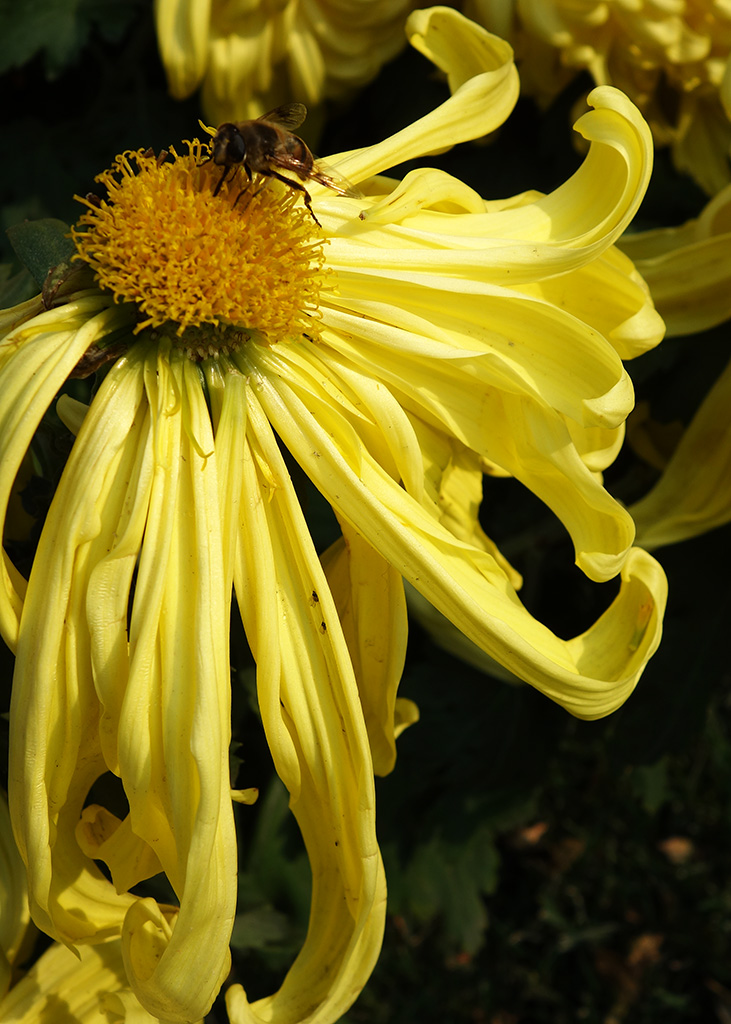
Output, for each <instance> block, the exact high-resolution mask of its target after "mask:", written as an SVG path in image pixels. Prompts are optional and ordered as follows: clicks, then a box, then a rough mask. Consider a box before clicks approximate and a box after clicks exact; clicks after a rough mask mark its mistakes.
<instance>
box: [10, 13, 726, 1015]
mask: <svg viewBox="0 0 731 1024" xmlns="http://www.w3.org/2000/svg"><path fill="white" fill-rule="evenodd" d="M21 7H22V10H21ZM0 40H3V41H2V42H0V75H1V78H0V82H1V89H2V92H1V95H2V117H3V121H4V124H3V131H2V133H1V134H0V150H1V151H0V188H1V192H0V217H1V218H2V227H3V229H5V228H7V227H10V226H12V225H14V224H17V223H19V222H21V221H23V220H25V219H31V220H34V219H38V218H44V217H57V218H61V219H62V220H64V221H66V222H67V223H70V222H72V221H73V220H74V219H75V218H76V217H77V216H78V215H79V211H80V208H79V206H78V204H77V203H75V202H74V200H73V195H74V194H82V195H83V194H84V193H86V192H87V191H90V190H91V189H92V187H93V178H94V175H95V174H97V173H99V172H100V171H101V170H103V169H104V168H106V167H108V166H109V165H110V163H111V161H112V160H113V158H114V156H115V155H116V154H117V153H119V152H121V151H122V150H123V149H126V148H138V147H140V146H145V147H146V146H148V145H149V146H152V147H153V148H156V149H161V148H164V147H167V146H169V145H170V144H171V143H173V144H176V143H177V142H179V140H181V139H185V138H190V137H192V136H194V135H195V134H197V133H199V128H198V123H197V120H198V117H199V116H201V110H200V109H199V105H198V101H197V98H196V97H192V98H191V99H190V100H187V101H185V102H183V103H180V102H174V101H172V100H171V99H170V98H169V97H168V96H167V92H166V83H165V77H164V73H163V70H162V68H161V65H160V61H159V58H158V54H157V44H156V39H155V31H154V24H153V20H152V15H151V11H150V8H149V6H148V4H147V3H145V2H143V0H136V2H129V0H125V2H123V0H118V2H108V0H107V2H104V0H93V2H92V0H88V2H86V3H81V4H79V3H71V2H70V0H69V2H67V0H64V2H56V0H33V2H29V3H27V4H24V5H20V4H9V3H7V0H3V2H0ZM586 85H587V83H586V82H583V81H577V82H575V83H574V85H573V86H572V87H571V88H570V90H569V91H568V92H567V93H566V94H564V95H562V96H560V97H559V98H558V100H557V101H556V103H555V104H554V106H553V107H552V108H551V109H550V110H548V111H544V112H539V110H538V109H537V108H536V107H535V106H534V105H533V104H532V103H531V102H530V101H528V100H521V101H520V102H519V104H518V107H517V109H516V111H515V113H514V115H513V116H512V117H511V119H510V121H509V122H508V124H507V125H506V126H505V127H504V128H503V129H502V130H501V131H500V132H499V133H498V136H497V138H496V139H493V140H491V141H490V142H489V143H488V144H473V145H466V146H462V147H459V148H458V149H456V150H454V151H453V152H451V153H449V154H446V155H444V156H442V157H439V158H436V159H435V160H433V161H432V163H435V164H437V165H439V166H441V167H444V168H445V169H447V170H449V171H450V172H452V173H454V174H456V175H458V176H459V177H461V178H462V179H463V180H465V181H467V182H468V183H469V184H470V185H472V186H473V187H475V188H476V189H478V190H479V191H480V192H481V193H482V194H483V195H484V196H485V197H486V198H499V197H502V196H506V195H510V194H513V193H516V192H520V191H523V190H525V189H533V188H537V189H541V190H544V191H549V190H551V189H553V188H555V187H556V186H557V185H559V184H560V183H561V182H563V181H564V180H565V179H566V177H567V176H569V175H570V174H571V173H572V171H573V170H574V169H575V168H576V166H577V165H578V163H579V161H580V156H579V155H578V153H577V151H576V150H575V149H574V146H573V143H572V132H571V128H570V116H569V112H570V110H571V107H572V104H573V103H574V101H575V99H576V98H577V97H578V96H579V95H580V94H581V92H582V91H583V90H584V89H585V87H586ZM446 95H447V92H446V87H445V85H444V84H443V82H442V81H441V80H440V78H439V76H438V75H437V74H436V73H435V72H434V70H433V68H432V67H431V65H429V64H428V62H427V61H426V60H424V59H423V58H422V57H420V56H419V55H418V54H416V53H413V52H411V51H408V52H404V53H403V54H402V56H401V57H399V58H398V59H397V60H396V61H394V62H393V63H392V64H390V65H388V66H387V67H385V68H384V69H383V71H382V72H381V75H380V76H379V78H378V79H377V80H376V81H375V82H374V83H372V84H371V85H370V86H369V87H367V88H366V89H365V90H364V91H363V92H362V93H361V95H360V96H358V97H356V98H355V99H353V101H352V102H351V103H349V104H347V105H343V104H341V105H340V106H339V107H338V108H337V109H330V110H329V111H328V118H327V119H326V128H325V131H324V135H323V136H322V137H321V138H320V139H319V140H312V139H310V140H309V141H310V142H311V144H312V145H313V148H316V149H317V151H318V152H319V153H320V154H322V155H323V156H324V157H327V156H328V154H330V153H334V152H337V151H339V150H342V149H349V148H352V147H355V146H361V145H367V144H369V143H372V142H375V141H377V140H379V139H380V138H382V137H383V136H385V135H388V134H390V133H392V132H393V131H395V130H397V129H398V128H400V127H402V126H403V125H405V124H407V123H409V122H410V121H412V120H414V119H415V118H416V117H418V116H420V115H421V114H423V113H425V112H426V111H427V110H429V109H431V108H432V107H433V106H435V105H436V104H437V103H439V102H440V101H441V100H442V99H443V98H445V97H446ZM292 98H293V99H297V97H292ZM303 134H306V133H305V132H304V131H303ZM401 170H403V169H401ZM703 201H704V199H703V196H702V195H700V193H699V192H698V191H697V190H696V189H695V187H694V186H693V185H692V184H691V183H690V182H689V181H688V180H687V179H685V178H682V177H680V176H679V175H677V174H676V173H675V172H674V171H673V169H672V167H671V164H670V162H669V159H668V158H667V156H666V155H665V154H663V153H660V154H659V155H658V159H657V165H656V171H655V174H654V176H653V181H652V184H651V187H650V191H649V193H648V197H647V199H646V201H645V203H644V205H643V208H642V211H641V213H640V216H639V218H638V222H639V224H640V226H642V227H646V226H654V225H667V224H675V223H679V222H681V221H683V220H684V219H686V218H687V217H690V216H693V215H695V214H697V213H698V211H699V210H700V208H701V206H702V205H703ZM0 246H2V251H1V252H0V260H2V261H3V266H2V268H0V273H1V274H2V276H1V277H0V289H2V288H3V287H4V289H5V291H4V292H3V293H2V294H3V297H4V299H5V301H3V302H2V303H0V304H1V305H6V304H10V302H11V301H17V299H16V298H15V297H13V298H12V300H11V299H10V298H9V296H10V295H13V296H15V294H16V292H15V291H13V289H16V288H17V287H19V285H18V279H16V278H13V275H14V274H15V273H16V272H17V271H18V270H19V265H18V264H17V261H16V260H15V256H14V253H13V250H12V247H11V246H10V244H9V242H8V240H7V239H6V237H5V232H4V230H3V232H2V233H0ZM3 282H5V284H4V285H3ZM20 284H21V285H22V281H21V282H20ZM727 350H728V328H727V325H723V326H722V327H720V328H718V329H716V330H715V331H711V332H707V333H706V334H704V335H699V336H697V337H695V338H693V339H690V340H686V339H673V340H670V341H667V342H665V343H663V345H662V346H661V348H660V350H659V351H656V352H653V353H649V354H648V355H647V356H644V357H642V359H641V360H638V361H637V362H636V363H634V364H632V365H631V366H630V372H631V373H632V376H633V379H634V380H635V383H636V386H637V390H638V395H639V397H642V398H647V399H649V400H650V401H651V403H652V409H653V412H654V414H655V415H656V416H657V417H658V418H659V419H661V420H662V419H664V420H666V421H670V420H676V419H684V420H686V421H687V420H688V418H689V417H690V416H691V415H692V412H693V409H694V408H695V407H696V406H697V404H698V403H699V401H700V400H701V398H702V396H703V394H704V393H705V390H706V389H707V388H708V386H709V385H710V383H711V382H712V380H713V379H714V376H715V374H716V373H717V372H718V370H719V368H720V367H721V365H723V363H724V362H725V361H726V358H727ZM92 384H93V382H92ZM69 444H70V437H69V435H67V434H66V433H65V432H64V430H63V428H62V427H61V426H60V424H59V423H58V421H56V420H53V419H52V418H51V419H49V421H48V423H46V424H44V429H43V431H41V433H40V434H39V437H38V438H37V441H36V447H35V453H36V461H37V464H38V466H39V467H40V468H39V471H38V475H37V476H36V477H34V479H33V480H32V481H31V483H30V484H29V486H28V488H27V490H26V494H25V495H24V502H25V505H26V509H27V510H28V511H29V512H30V514H31V515H32V517H33V520H34V524H33V526H32V528H31V530H30V534H29V536H28V537H27V539H26V540H24V541H23V542H22V543H18V544H16V547H15V549H14V556H15V557H16V558H17V560H18V562H19V563H23V561H24V560H25V562H26V563H27V562H28V561H29V559H30V558H31V557H32V544H33V539H34V537H36V536H37V535H38V531H39V529H40V526H41V524H42V521H43V515H44V511H45V508H46V507H47V505H48V501H49V500H50V495H51V493H52V490H53V486H54V484H55V481H56V480H57V479H58V475H59V474H60V472H61V469H62V468H63V463H64V459H65V457H66V454H67V452H68V448H69ZM652 481H653V475H652V471H651V470H649V469H648V468H647V467H645V466H644V465H642V464H639V463H637V462H636V460H635V459H634V458H633V456H632V454H631V452H630V451H629V450H626V451H625V452H623V453H622V455H621V456H620V458H619V459H618V461H617V463H616V465H615V466H614V467H612V469H611V471H610V472H609V473H608V474H607V485H608V487H609V489H610V490H611V491H612V493H614V494H615V495H616V496H617V497H619V498H621V499H622V500H624V501H626V502H631V501H633V500H635V499H636V498H638V497H639V496H640V495H641V494H642V493H644V492H645V490H646V489H647V488H648V487H649V486H650V485H651V483H652ZM485 505H486V507H487V508H489V523H488V524H487V527H488V529H489V532H490V534H491V536H493V537H494V538H495V540H496V541H497V542H498V543H499V544H500V545H501V547H503V549H504V550H505V552H506V554H507V555H508V557H509V558H510V559H511V560H512V561H513V563H514V564H515V566H516V568H517V569H519V570H520V571H521V572H522V573H523V574H524V576H525V578H526V587H525V591H524V593H523V595H522V596H523V599H524V601H525V603H526V604H527V606H528V607H529V608H530V610H531V611H532V612H533V613H534V614H535V615H536V616H538V617H539V618H541V619H542V620H543V621H544V622H546V623H547V624H548V625H549V626H550V627H551V628H552V629H554V630H555V631H556V632H557V633H558V634H559V635H562V636H565V637H568V636H571V635H574V634H576V633H578V632H581V631H582V630H583V629H584V628H586V626H587V625H588V624H589V623H590V622H591V621H593V619H594V618H596V616H597V615H598V614H600V612H601V611H602V609H603V608H604V607H606V606H607V604H608V603H609V602H610V601H611V598H612V596H613V594H614V592H615V591H614V590H613V585H612V584H608V585H606V586H605V587H604V588H602V587H599V586H597V585H595V584H591V583H589V582H588V581H587V580H586V579H585V578H584V577H583V576H582V575H581V573H580V572H579V571H578V570H576V569H575V568H574V566H573V564H572V562H573V559H572V554H571V549H570V546H569V544H568V542H567V540H566V538H565V537H564V536H563V534H562V533H561V531H560V530H559V529H557V527H556V524H555V522H554V521H553V519H552V517H551V515H550V513H548V512H547V511H546V509H545V508H544V507H543V506H542V505H541V504H540V503H539V502H538V501H537V500H536V499H535V498H533V497H532V496H531V495H530V494H528V493H527V492H525V491H524V489H523V488H521V487H520V486H519V485H517V484H515V483H514V482H512V481H503V480H488V481H487V482H486V499H485ZM307 509H308V515H309V517H310V519H311V522H312V528H313V532H314V533H315V535H316V536H317V538H318V541H319V543H320V545H321V547H324V546H326V544H327V543H328V542H329V541H330V540H331V539H332V537H333V536H334V532H335V524H334V521H333V520H332V518H331V516H330V514H329V510H327V509H325V508H324V507H323V503H322V502H321V500H319V498H318V496H317V495H316V494H314V493H313V494H310V495H309V498H308V500H307ZM730 538H731V533H730V531H729V528H728V527H726V528H723V529H719V530H716V531H714V532H712V533H710V534H708V535H706V536H704V537H701V538H699V539H697V540H694V541H690V542H687V543H685V544H682V545H678V546H676V547H673V548H668V549H665V550H664V551H661V552H659V557H660V560H661V561H662V563H663V565H664V567H665V569H666V571H667V573H668V576H669V580H670V602H669V607H668V613H667V617H666V626H665V637H664V640H663V643H662V645H661V648H660V651H659V653H658V654H657V655H656V656H655V658H654V659H653V661H652V662H651V664H650V666H649V668H648V669H647V671H646V672H645V674H644V676H643V678H642V679H641V681H640V684H639V686H638V688H637V690H636V692H635V693H634V695H633V696H632V697H631V698H630V700H629V701H628V702H627V704H626V705H625V707H623V708H622V709H621V710H620V711H618V712H617V713H615V714H614V715H612V716H611V717H610V718H609V719H607V720H604V721H601V722H592V723H586V722H580V721H576V720H574V719H571V718H570V717H569V716H568V715H567V714H566V713H565V712H563V711H562V710H561V709H560V708H558V707H556V706H554V705H553V704H551V703H550V702H549V701H548V700H546V699H545V698H543V697H542V696H540V695H539V694H537V693H535V692H534V691H532V690H531V689H530V688H528V687H517V686H510V685H507V684H505V683H500V682H497V681H494V680H492V679H491V678H489V677H487V676H485V675H482V674H481V673H479V672H477V671H475V670H474V669H471V668H469V667H468V666H466V665H464V664H462V663H460V662H457V661H455V660H454V659H452V658H450V657H449V656H447V655H446V654H444V653H443V652H441V651H440V650H439V648H437V647H436V646H435V644H434V642H433V641H432V639H431V638H430V637H429V636H428V635H427V634H426V633H425V632H424V631H423V630H422V629H420V628H419V627H418V626H416V625H414V626H413V627H412V630H411V635H410V644H409V657H408V662H407V667H406V672H405V675H404V679H403V683H402V687H401V693H402V694H403V695H404V696H407V697H410V698H411V699H413V700H415V701H416V702H417V703H418V705H419V707H420V709H421V721H420V722H419V723H418V724H417V725H415V726H413V727H412V728H411V729H409V730H408V731H407V732H406V733H405V734H404V735H403V736H402V738H401V739H400V740H399V760H398V764H397V767H396V770H395V771H394V773H393V774H392V775H391V776H390V777H389V778H386V779H383V780H379V783H378V795H379V812H378V821H379V836H380V841H381V845H382V849H383V853H384V858H385V861H386V869H387V875H388V879H389V891H390V897H389V900H390V902H389V918H388V925H387V932H386V940H385V944H384V949H383V954H382V956H381V960H380V962H379V965H378V967H377V969H376V971H375V973H374V975H373V978H372V980H371V982H370V984H369V986H368V987H367V988H366V990H365V992H364V993H363V995H362V996H361V998H360V999H359V1001H358V1002H357V1003H356V1005H355V1006H354V1007H353V1009H352V1010H351V1011H350V1012H349V1013H348V1014H347V1016H346V1018H345V1020H346V1021H348V1022H350V1024H386V1022H388V1024H432V1022H433V1024H437V1022H439V1024H452V1022H454V1024H470V1022H471V1024H488V1022H489V1024H523V1022H526V1024H533V1022H535V1024H543V1022H546V1024H549V1022H550V1024H563V1022H573V1021H589V1022H592V1021H600V1022H607V1024H613V1022H617V1021H626V1022H627V1024H643V1022H650V1021H653V1022H654V1021H662V1022H663V1024H673V1022H680V1021H683V1022H686V1021H687V1022H692V1021H720V1022H722V1024H728V1022H731V961H730V958H729V931H730V929H731V864H729V853H728V850H729V847H730V846H731V810H730V809H729V794H730V793H731V714H730V705H729V661H728V656H727V647H728V639H727V638H728V634H729V612H730V610H731V607H730V605H731V602H730V600H729V578H728V569H727V567H728V566H729V565H731V560H730V559H729V543H730ZM232 630H233V643H232V671H233V682H234V698H235V699H234V735H235V737H236V743H235V744H234V748H233V751H232V760H233V763H234V768H235V770H238V771H239V772H240V776H241V783H240V784H241V785H258V786H259V787H260V789H261V791H262V796H261V798H260V801H259V804H257V805H256V806H255V807H254V808H237V814H238V818H239V834H240V836H241V837H242V840H241V886H240V900H239V916H238V918H237V922H236V927H235V930H234V935H233V942H232V948H233V954H234V969H233V978H234V979H235V980H240V981H242V982H243V983H244V985H245V987H246V988H247V991H248V993H249V996H250V998H255V997H257V996H259V995H265V994H267V993H268V992H270V991H272V990H273V988H274V987H276V986H277V985H278V984H279V981H280V980H281V977H282V975H283V973H284V971H285V970H286V968H287V966H288V965H289V964H290V963H291V961H292V959H293V957H294V955H295V954H296V951H297V949H298V948H299V946H300V944H301V942H302V940H303V938H304V932H305V929H306V926H307V914H308V899H309V876H308V868H307V861H306V857H305V855H304V853H303V850H302V847H301V844H300V843H299V839H298V835H297V832H296V829H295V827H294V825H293V822H292V821H291V819H290V816H289V814H288V811H287V805H286V794H285V793H284V791H283V789H282V787H281V785H280V784H279V783H278V781H277V780H276V778H275V777H274V776H273V772H272V768H271V761H270V759H269V755H268V751H267V748H266V744H265V742H264V739H263V735H262V731H261V727H260V723H259V721H258V714H257V710H256V699H255V690H254V670H253V665H252V662H251V658H250V655H249V653H248V651H247V649H246V646H245V641H244V639H243V637H242V635H241V629H240V625H239V624H238V623H237V622H236V617H235V616H234V621H233V625H232ZM11 662H12V659H11V657H10V655H9V653H7V652H4V654H3V657H2V661H1V662H0V686H1V688H2V695H3V700H4V707H5V708H7V704H8V702H9V692H10V685H11V678H12V664H11ZM4 722H5V735H4V737H3V738H4V741H5V742H6V740H7V735H6V732H7V721H6V720H4ZM2 764H3V769H4V765H5V757H4V756H3V760H2ZM210 1019H211V1021H219V1020H220V1021H225V1020H226V1016H225V1011H224V1010H223V1007H222V1005H221V1006H219V1005H218V1004H217V1005H216V1007H214V1011H213V1013H212V1014H211V1018H210Z"/></svg>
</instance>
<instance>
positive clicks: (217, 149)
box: [212, 124, 246, 167]
mask: <svg viewBox="0 0 731 1024" xmlns="http://www.w3.org/2000/svg"><path fill="white" fill-rule="evenodd" d="M212 145H213V162H214V163H215V164H218V166H219V167H221V166H223V165H225V166H226V167H230V166H231V164H240V163H241V162H242V160H243V159H244V157H245V156H246V145H245V143H244V140H243V138H242V136H241V133H240V131H239V130H238V128H237V127H236V125H234V124H222V125H221V127H220V128H219V129H218V131H217V133H216V136H215V138H214V139H213V144H212Z"/></svg>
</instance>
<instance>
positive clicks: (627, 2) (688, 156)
mask: <svg viewBox="0 0 731 1024" xmlns="http://www.w3.org/2000/svg"><path fill="white" fill-rule="evenodd" d="M465 11H466V13H468V14H470V16H472V17H474V18H476V20H477V21H479V22H480V23H481V24H483V25H485V26H486V27H487V28H489V29H491V30H492V31H494V32H499V33H500V34H503V35H504V36H505V37H506V38H508V39H510V40H511V41H512V42H513V43H514V45H515V46H516V50H517V52H518V56H519V59H518V64H519V66H520V68H521V79H522V81H523V88H524V89H526V91H528V92H531V93H532V94H533V95H537V96H538V97H541V98H543V99H550V98H552V97H553V96H555V95H556V94H557V93H558V92H559V90H560V89H561V88H563V86H564V85H565V84H566V82H567V81H568V80H569V78H570V77H571V76H572V75H573V74H575V73H576V72H578V71H583V70H585V71H588V72H589V73H590V74H591V75H592V77H593V79H594V81H595V83H596V84H597V85H615V86H617V88H619V89H622V90H623V91H624V92H626V93H627V95H628V96H629V97H630V98H631V99H632V100H633V101H634V102H635V103H636V104H637V106H638V107H639V108H640V110H641V111H642V113H643V114H644V116H645V117H646V118H647V120H648V121H649V123H650V127H651V128H652V131H653V134H654V137H655V143H656V145H658V146H668V145H669V146H672V152H673V159H674V161H675V164H676V166H677V167H678V168H679V169H680V170H683V171H687V172H688V173H689V174H690V175H692V176H693V178H695V180H696V181H697V182H698V184H699V185H700V186H701V187H702V188H703V189H705V190H706V192H708V193H709V194H713V193H715V192H717V191H718V190H719V189H720V188H722V187H723V186H724V185H725V184H726V183H728V181H729V180H730V179H731V167H730V166H729V155H731V64H730V63H729V56H731V9H730V8H729V6H728V5H727V4H723V3H718V2H717V0H677V2H673V3H657V2H655V0H578V2H577V0H468V2H467V3H466V4H465ZM521 58H522V60H521Z"/></svg>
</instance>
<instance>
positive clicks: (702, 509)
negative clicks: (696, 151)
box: [622, 186, 731, 549]
mask: <svg viewBox="0 0 731 1024" xmlns="http://www.w3.org/2000/svg"><path fill="white" fill-rule="evenodd" d="M622 246H623V248H624V249H625V251H626V252H628V253H629V254H630V255H631V256H632V257H633V258H634V259H635V260H636V262H637V264H638V265H639V266H640V267H641V268H642V271H643V273H644V274H645V277H646V279H647V281H648V284H649V286H650V288H651V290H652V293H653V295H654V297H655V301H656V302H657V304H658V307H659V308H660V309H661V310H662V311H663V313H664V315H665V318H666V321H667V325H668V333H669V334H670V336H672V337H678V338H683V337H687V338H688V340H687V341H686V342H685V343H684V348H686V349H687V348H688V347H689V346H690V345H691V344H693V341H691V340H690V339H691V338H692V339H693V340H694V341H695V340H696V336H697V335H699V334H701V332H703V331H707V330H708V329H709V328H712V327H715V326H717V325H724V327H723V328H721V329H722V330H723V329H727V327H728V323H727V322H728V320H729V319H731V303H730V302H729V294H730V293H731V186H727V187H726V188H724V189H723V190H722V191H721V192H719V194H718V195H717V196H715V197H714V198H713V199H712V200H711V201H710V202H709V203H708V204H707V206H706V207H705V208H704V209H703V211H702V212H701V214H700V216H699V217H697V218H694V219H693V220H691V221H689V222H688V223H686V224H684V225H682V226H680V227H677V228H660V229H655V230H652V231H646V232H639V233H637V234H634V235H628V236H627V237H626V238H625V240H624V241H623V243H622ZM709 356H710V357H711V358H710V360H709V368H708V370H709V373H711V374H714V363H715V360H713V357H712V354H711V353H709ZM682 358H683V356H682V355H681V359H682ZM696 362H697V363H700V364H702V362H703V360H696ZM716 373H717V377H716V379H715V381H714V382H713V385H712V387H711V388H710V390H709V391H708V393H707V394H706V395H705V397H704V398H703V400H702V402H701V403H700V405H699V407H698V409H697V410H696V411H695V413H694V415H693V417H692V419H691V420H690V422H689V423H688V425H687V427H686V429H685V430H684V431H682V430H681V429H680V423H679V422H678V420H677V419H676V420H675V423H674V424H672V425H673V426H675V427H677V428H678V429H675V430H673V431H672V436H669V433H668V431H667V430H666V432H665V435H664V436H665V441H666V442H669V443H666V444H663V442H662V435H661V434H660V432H659V431H657V430H656V431H655V432H654V434H653V429H652V421H651V420H649V419H644V421H643V422H638V424H637V427H636V429H635V430H634V431H633V433H632V435H631V437H632V440H633V443H634V444H635V445H636V446H637V448H638V450H639V451H641V452H645V453H647V452H648V451H649V452H650V454H649V460H651V464H653V465H654V466H655V467H656V468H659V469H660V470H661V475H660V477H659V479H658V480H657V481H656V482H655V483H654V485H653V486H652V488H651V489H650V490H649V492H648V493H647V494H646V495H645V496H643V497H642V498H640V499H639V500H638V501H636V502H635V503H634V504H633V505H632V506H631V511H632V515H633V517H634V519H635V521H636V523H637V528H638V534H639V542H640V543H641V544H643V545H644V546H646V547H647V548H648V549H653V548H656V547H660V546H663V545H665V544H672V543H676V542H678V541H681V540H687V539H689V538H691V537H697V536H698V535H699V534H702V533H705V532H706V531H707V530H712V529H714V528H717V527H719V526H722V525H724V524H725V523H728V522H729V521H730V520H731V473H730V472H729V467H730V466H731V413H730V410H731V363H726V365H725V366H724V368H723V369H721V370H720V372H718V371H716ZM645 414H647V410H645ZM653 438H654V440H653ZM653 456H655V457H654V458H653Z"/></svg>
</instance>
